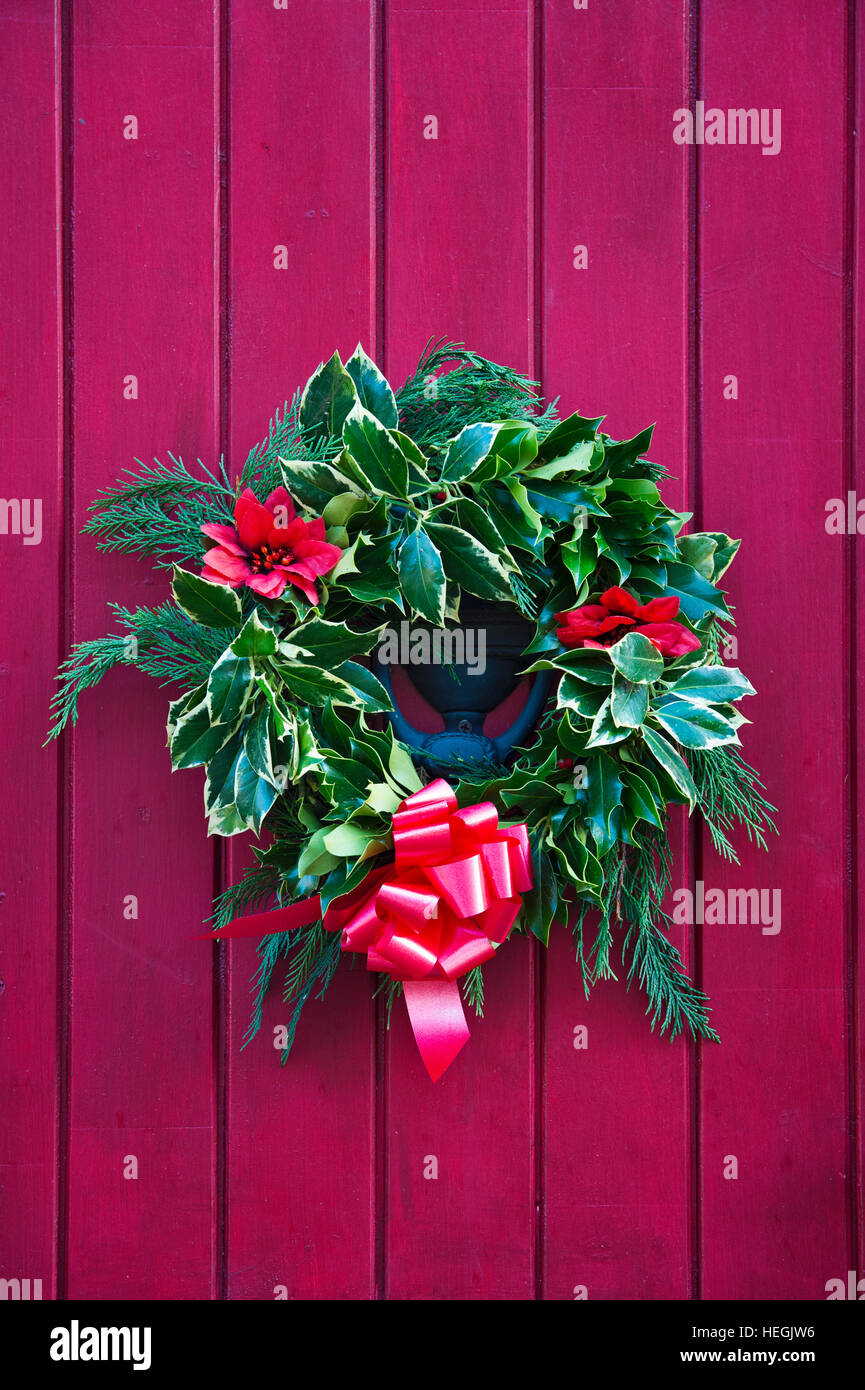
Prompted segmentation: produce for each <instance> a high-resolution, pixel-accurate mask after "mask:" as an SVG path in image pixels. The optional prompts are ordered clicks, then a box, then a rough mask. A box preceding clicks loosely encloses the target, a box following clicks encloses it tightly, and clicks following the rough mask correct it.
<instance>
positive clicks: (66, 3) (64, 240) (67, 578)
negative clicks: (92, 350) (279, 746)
mask: <svg viewBox="0 0 865 1390" xmlns="http://www.w3.org/2000/svg"><path fill="white" fill-rule="evenodd" d="M54 34H55V83H56V84H57V85H58V86H59V100H58V101H57V102H56V105H55V133H56V137H57V149H58V161H57V172H56V191H57V205H58V224H59V229H60V245H59V248H58V250H59V258H58V278H59V283H58V295H57V308H58V316H59V322H58V333H57V346H58V356H59V362H58V366H59V368H60V371H59V386H60V399H59V401H58V413H59V423H60V450H61V464H62V480H61V486H62V518H63V521H62V528H63V529H62V535H61V536H60V539H59V556H58V602H59V621H58V624H57V631H58V643H59V656H58V665H59V662H60V661H62V660H64V658H65V657H66V654H67V653H68V651H69V649H70V647H71V643H72V638H73V634H74V631H75V622H74V614H73V613H72V612H70V608H69V604H68V602H67V598H68V596H69V595H72V594H74V592H75V590H74V583H73V579H74V547H73V545H72V544H71V542H70V537H72V535H73V534H74V530H73V527H74V505H73V498H74V478H75V419H74V412H75V401H74V395H73V391H74V380H75V370H74V343H75V334H74V326H75V316H74V246H73V228H74V182H73V178H74V163H73V143H72V132H73V72H74V69H73V50H72V35H73V5H72V0H55V6H54ZM58 743H59V747H58V754H57V907H58V923H57V932H58V941H57V1005H56V1007H57V1051H58V1056H57V1082H56V1086H57V1090H56V1095H57V1105H56V1114H57V1212H56V1221H57V1256H56V1258H57V1287H56V1296H57V1298H58V1299H60V1300H62V1299H66V1298H67V1297H68V1293H69V1177H70V1174H69V1145H70V1072H71V1027H72V1017H71V1015H72V944H71V923H72V874H73V840H72V827H73V804H72V769H73V751H72V746H71V730H67V731H66V732H65V733H63V734H62V735H61V737H60V739H59V740H58Z"/></svg>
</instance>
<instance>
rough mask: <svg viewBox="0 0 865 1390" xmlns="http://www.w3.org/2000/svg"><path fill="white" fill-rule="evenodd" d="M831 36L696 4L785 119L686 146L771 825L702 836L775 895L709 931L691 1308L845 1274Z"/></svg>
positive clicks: (721, 63)
mask: <svg viewBox="0 0 865 1390" xmlns="http://www.w3.org/2000/svg"><path fill="white" fill-rule="evenodd" d="M845 41H846V7H845V5H844V4H842V3H841V2H840V0H827V3H824V4H821V5H813V6H812V5H809V6H805V7H802V8H801V9H800V10H798V11H796V14H795V16H791V13H790V10H789V7H787V6H784V5H783V4H781V3H780V0H766V3H764V4H761V5H759V6H754V5H753V4H749V3H746V2H745V0H735V3H732V4H731V3H724V4H719V3H716V0H707V2H706V3H704V4H703V6H702V33H701V55H702V57H701V66H702V71H701V77H700V95H701V96H704V97H705V98H706V100H707V104H711V105H712V106H717V107H719V108H722V109H725V110H726V109H728V108H731V107H733V108H738V107H745V108H751V107H753V108H758V109H759V108H767V109H769V110H772V109H775V108H780V110H781V112H782V117H781V120H782V126H781V134H782V143H781V151H780V153H779V154H777V155H769V156H765V155H763V154H762V153H761V151H760V149H759V148H758V147H756V146H754V145H723V146H721V145H718V146H705V147H703V148H702V150H701V151H700V153H699V185H700V190H701V194H700V202H701V215H702V221H701V240H700V267H701V276H700V303H701V338H702V353H701V357H702V362H701V376H702V385H703V411H702V446H701V452H702V458H703V479H702V491H703V507H702V512H703V518H702V519H703V522H704V523H705V525H706V526H707V527H708V528H709V529H716V528H717V529H724V530H726V531H729V532H730V533H731V534H732V535H735V536H741V537H742V542H743V543H742V549H741V552H740V557H739V559H738V560H737V563H736V565H735V566H734V568H733V570H732V571H731V591H732V600H733V602H734V603H735V605H736V608H737V617H738V620H739V659H740V662H741V665H742V667H743V669H744V670H746V671H747V672H748V674H749V675H750V676H751V678H752V680H753V682H754V684H755V686H756V687H757V689H758V691H759V696H758V699H757V700H755V701H754V702H753V703H754V709H753V712H752V711H749V713H750V714H751V717H752V718H753V719H754V727H753V728H749V729H746V730H745V733H744V737H743V744H744V750H745V755H746V757H748V758H749V759H751V760H753V761H754V762H755V764H756V765H757V767H758V768H760V769H762V771H763V772H764V775H767V776H768V779H769V781H770V785H769V793H770V798H771V800H773V801H774V802H775V803H776V804H777V805H778V806H779V807H780V815H779V824H780V830H781V838H780V841H774V842H772V844H771V846H770V848H771V852H770V854H769V855H768V856H766V855H764V854H762V853H761V852H759V851H757V850H752V849H751V848H750V847H749V846H748V845H747V843H746V844H744V845H743V846H741V848H740V858H741V864H740V866H738V867H736V866H733V867H726V866H724V865H722V864H720V863H719V862H718V861H717V859H715V858H714V856H712V855H711V851H710V850H708V849H707V851H706V855H705V871H704V878H705V880H706V884H707V888H708V886H709V885H710V884H711V886H713V887H719V888H721V889H723V890H729V889H730V888H740V887H741V888H766V887H768V888H771V889H779V890H780V893H781V904H782V915H781V929H780V931H778V932H777V934H764V927H763V926H761V925H750V924H748V925H741V924H737V925H730V924H729V923H728V924H727V925H726V926H724V927H709V926H707V927H705V928H703V929H702V940H703V961H704V978H705V984H706V987H707V989H708V990H709V991H710V993H711V994H712V997H713V999H714V1001H715V1004H716V1019H717V1023H718V1028H719V1031H720V1033H721V1035H722V1038H723V1046H722V1047H721V1048H706V1049H704V1052H703V1058H702V1079H701V1080H702V1084H701V1097H702V1179H701V1187H702V1199H703V1200H702V1232H703V1251H702V1263H703V1279H702V1295H703V1297H705V1298H758V1299H791V1298H805V1299H820V1298H825V1297H826V1293H825V1285H826V1281H827V1280H828V1279H830V1278H832V1277H841V1278H846V1272H847V1268H848V1265H847V1257H848V1250H847V1219H846V1209H845V1196H846V1192H847V1188H848V1184H849V1183H850V1178H849V1176H848V1173H847V1167H848V1158H849V1153H848V1146H847V1141H846V1138H845V1132H844V1131H845V1121H846V1079H847V1056H846V1044H845V1017H844V1002H845V1001H844V969H845V959H844V947H845V923H844V911H845V902H844V884H845V842H844V834H845V824H844V820H845V797H846V793H845V777H846V771H845V759H846V753H847V741H846V735H845V732H844V719H845V700H846V693H847V682H846V675H845V671H846V662H847V652H846V650H845V648H846V639H845V633H844V629H843V623H844V604H843V600H842V597H841V596H842V594H843V588H844V575H845V563H844V550H845V541H844V538H843V537H841V536H832V535H828V534H827V533H826V528H825V519H826V502H827V500H828V499H829V498H830V497H844V496H845V461H844V457H843V439H844V437H845V420H844V404H845V402H844V381H845V373H846V364H845V362H844V356H843V352H844V290H845V284H844V268H845V262H844V251H845V212H846V206H845V118H846V112H845V103H846V87H845ZM728 374H734V375H735V376H736V377H737V378H738V383H739V387H738V399H737V400H725V399H724V398H723V390H722V388H723V379H724V377H725V376H726V375H728ZM793 615H795V617H794V616H793ZM818 629H819V630H820V632H821V634H822V640H821V643H820V644H818V650H817V651H814V650H813V649H812V647H811V644H810V643H807V640H806V645H807V647H808V651H807V654H806V650H805V647H803V642H802V638H803V635H805V634H808V633H814V632H815V631H817V630H818ZM821 651H822V653H823V654H824V655H821V654H820V653H821ZM710 863H711V877H710ZM770 930H771V928H770ZM728 1156H731V1157H733V1158H735V1159H736V1160H737V1162H738V1177H737V1178H736V1179H733V1178H729V1177H728V1178H725V1176H724V1173H725V1169H727V1170H728V1171H730V1168H731V1164H730V1157H728Z"/></svg>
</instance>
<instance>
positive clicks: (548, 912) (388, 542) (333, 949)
mask: <svg viewBox="0 0 865 1390" xmlns="http://www.w3.org/2000/svg"><path fill="white" fill-rule="evenodd" d="M602 422H603V417H601V418H599V419H591V418H586V417H584V416H582V415H580V414H578V413H577V414H572V415H568V416H567V417H566V418H564V419H560V418H559V415H558V411H557V408H556V403H555V402H553V403H550V404H545V403H544V402H543V400H542V399H541V397H540V394H539V389H538V387H537V384H536V383H534V382H531V381H529V380H528V379H526V378H525V377H524V376H522V375H520V374H519V373H517V372H515V371H513V370H511V369H509V368H506V367H502V366H500V365H498V364H496V363H494V362H491V361H489V360H487V359H485V358H483V357H480V356H478V355H477V354H475V353H473V352H470V351H468V350H467V349H465V348H464V347H462V346H461V345H458V344H454V343H449V342H446V341H442V342H438V343H431V344H429V345H428V346H427V348H426V350H425V351H424V353H423V354H422V356H421V359H420V362H419V364H418V367H417V370H416V371H415V372H414V373H413V375H412V376H411V377H410V378H409V380H408V381H407V382H406V383H405V385H404V386H403V387H402V389H401V390H399V391H397V392H394V391H393V390H392V388H391V386H390V385H389V383H388V382H387V380H386V379H385V377H384V376H383V374H382V373H381V371H380V370H379V369H378V367H377V366H376V365H375V363H374V362H373V361H372V360H371V359H370V358H369V357H368V356H367V355H366V353H365V352H364V351H363V349H362V348H361V347H360V346H359V347H358V348H357V350H356V351H355V353H354V354H353V355H352V356H351V357H350V358H349V359H348V361H346V362H345V364H343V363H342V361H341V360H340V357H339V355H338V354H337V353H334V355H333V357H332V358H331V359H330V360H329V361H328V362H326V363H323V364H322V365H320V366H319V368H318V370H317V371H316V372H315V373H314V374H313V376H312V377H311V378H310V380H309V381H308V382H307V384H306V387H305V388H304V389H303V391H302V392H298V393H297V394H296V395H295V397H294V399H293V400H292V402H291V403H290V404H288V403H286V405H285V407H284V409H283V410H282V411H281V412H277V414H276V416H275V418H274V420H273V421H272V422H271V424H270V427H269V431H268V435H267V438H266V439H265V440H264V442H263V443H261V444H260V445H258V446H257V447H256V448H255V449H253V451H252V452H251V454H250V455H249V458H248V459H247V461H246V463H245V464H244V466H243V468H242V470H241V472H240V476H239V478H237V479H235V480H234V481H232V479H231V477H230V476H229V473H228V471H227V470H226V467H225V465H224V463H223V462H220V465H219V466H218V468H216V469H215V470H213V471H211V470H209V469H207V468H206V467H204V465H201V464H198V465H197V466H196V467H195V468H194V469H188V468H187V467H186V466H185V465H184V463H183V462H182V461H181V460H180V459H179V458H175V457H174V456H171V455H169V462H167V463H162V462H159V461H158V460H154V462H153V464H152V465H144V464H142V463H140V462H138V461H136V464H137V466H136V468H135V469H134V470H127V471H126V473H125V475H124V477H123V478H122V479H121V480H120V481H119V482H118V483H117V484H116V485H115V486H113V487H111V488H109V489H108V490H106V491H104V492H103V493H102V494H101V495H100V496H99V497H97V498H96V500H95V501H94V502H93V503H92V505H91V513H92V514H91V516H90V517H89V519H88V521H87V523H86V525H85V527H84V530H85V532H87V533H88V534H90V535H93V536H95V537H96V543H97V545H98V547H99V548H100V549H101V550H105V551H124V552H127V553H130V554H134V555H137V556H142V557H143V556H150V557H152V559H153V560H155V562H156V563H157V564H158V565H162V566H167V567H169V568H170V570H171V594H172V596H171V599H170V600H168V601H166V602H163V603H160V604H158V605H157V606H155V607H148V608H139V609H137V610H135V611H130V610H128V609H126V608H122V607H120V606H119V605H117V604H112V605H110V606H111V608H112V609H113V612H114V616H115V618H116V620H117V624H118V626H119V628H120V631H119V632H117V633H115V634H113V635H110V636H107V637H104V638H101V639H99V640H96V641H88V642H83V643H81V644H80V645H78V646H77V647H76V648H75V649H74V651H73V652H72V654H71V656H70V657H69V658H68V659H67V661H66V662H64V664H63V665H62V666H61V668H60V673H59V677H58V681H59V685H58V690H57V692H56V694H55V697H54V700H53V704H52V708H53V714H54V721H55V722H54V726H53V728H52V730H51V735H50V736H52V737H53V736H56V735H58V734H59V733H60V732H61V730H62V729H63V728H64V727H65V725H66V724H67V723H68V722H72V723H73V724H74V723H75V721H76V719H77V714H78V699H79V696H80V694H81V693H82V692H83V691H84V690H86V689H88V688H90V687H91V686H94V685H95V684H96V683H97V682H98V681H100V680H101V679H102V677H103V676H104V675H105V674H106V672H107V671H108V670H109V669H111V668H112V667H113V666H116V665H118V664H127V665H134V666H137V667H138V668H140V669H141V670H142V671H144V672H146V673H147V674H148V675H151V676H154V677H156V678H157V679H159V680H161V681H162V682H165V683H171V684H172V685H173V686H175V687H176V688H177V689H178V691H179V693H178V694H177V697H176V698H175V699H173V700H172V701H171V703H170V706H169V715H168V746H169V749H170V754H171V762H172V766H173V768H175V769H180V768H195V767H201V768H203V769H204V772H205V782H204V807H205V813H206V817H207V821H208V828H209V833H211V834H218V835H223V836H231V835H236V834H239V833H241V832H244V831H252V832H253V833H254V834H255V835H256V836H258V837H259V843H258V845H257V846H256V847H255V849H254V863H253V864H252V865H251V866H250V867H249V868H248V869H247V871H246V872H245V873H244V875H243V877H242V879H241V881H240V882H238V883H236V884H235V885H234V886H232V887H230V888H228V889H227V890H226V891H225V892H224V893H222V894H221V896H219V897H218V898H217V900H216V903H215V908H214V914H213V917H212V919H211V925H212V934H213V935H214V936H216V937H231V936H251V935H255V936H258V937H261V938H262V940H261V943H260V946H259V962H258V969H257V972H256V975H255V978H254V1007H253V1014H252V1019H251V1022H250V1026H249V1030H248V1032H247V1036H246V1042H248V1041H250V1040H251V1038H252V1037H253V1036H254V1035H255V1032H256V1030H257V1029H258V1027H259V1025H260V1022H261V1009H262V1000H263V997H264V995H265V992H266V991H267V989H268V987H269V986H270V984H271V982H272V980H273V976H274V973H275V972H276V971H277V970H280V971H284V985H283V989H284V997H285V1000H286V1002H287V1003H289V1005H290V1006H291V1013H290V1024H289V1026H288V1029H287V1040H286V1044H285V1048H284V1052H283V1060H285V1057H286V1056H287V1055H288V1052H289V1051H290V1049H291V1046H292V1042H293V1040H294V1036H295V1031H296V1028H297V1023H298V1019H299V1016H300V1013H301V1010H302V1008H303V1006H304V1004H305V1003H306V1001H307V1000H308V999H309V998H310V997H311V996H312V995H315V996H316V997H320V996H321V995H322V994H323V993H324V991H325V990H326V989H327V986H328V984H329V983H330V980H331V979H332V977H333V975H334V972H335V970H336V968H337V965H338V963H339V961H340V959H342V957H343V955H344V954H346V953H347V954H348V955H349V956H350V957H351V958H352V959H354V958H355V956H356V955H358V954H359V955H361V956H364V957H365V958H366V965H367V968H368V969H370V970H372V971H374V972H376V973H377V974H378V975H379V976H380V986H379V987H380V988H381V989H383V990H384V991H385V992H386V998H387V1009H388V1017H389V1016H390V1008H391V1006H392V1004H393V1001H394V999H395V997H396V996H398V995H400V994H402V995H404V997H405V1000H406V1004H407V1006H408V1010H409V1015H410V1019H411V1022H412V1026H413V1028H414V1032H415V1036H416V1038H417V1041H418V1044H419V1046H420V1050H421V1055H422V1057H423V1059H424V1062H425V1064H426V1066H427V1069H428V1071H429V1072H430V1075H431V1076H432V1077H433V1079H436V1078H437V1076H439V1075H440V1074H441V1072H442V1071H443V1070H444V1069H445V1067H446V1066H447V1065H449V1063H450V1062H451V1061H452V1060H453V1057H454V1056H455V1055H456V1053H457V1052H458V1051H459V1049H460V1048H461V1047H462V1045H463V1043H464V1042H465V1041H466V1038H467V1037H468V1028H467V1025H466V1022H465V1015H464V1011H463V1004H464V1003H466V1004H468V1005H469V1006H470V1007H472V1008H473V1009H474V1010H475V1012H476V1013H477V1014H479V1015H480V1014H482V1009H483V998H484V970H485V967H486V965H487V964H488V963H489V962H491V961H492V959H493V957H494V955H495V954H496V952H497V951H498V950H500V949H502V947H503V946H504V944H505V942H506V940H507V938H508V936H509V934H510V933H511V932H512V931H513V932H523V933H527V934H531V935H532V936H535V937H537V938H538V940H539V941H541V942H542V943H544V944H546V943H547V941H548V938H549V934H550V930H551V928H552V926H553V923H554V922H557V921H559V922H562V923H564V924H566V928H567V929H569V930H570V931H571V932H572V933H573V938H574V943H575V951H576V959H577V964H578V968H579V970H580V972H581V976H582V981H583V985H584V987H585V989H586V992H588V990H589V988H590V987H591V985H592V984H594V983H595V982H596V981H598V980H601V979H607V978H614V971H613V964H612V955H613V950H614V943H616V942H618V948H617V949H618V952H619V953H620V954H621V958H622V960H623V962H624V965H625V969H626V979H625V983H626V984H627V985H628V986H630V985H631V983H632V982H635V981H636V982H637V983H638V984H639V986H640V987H641V988H642V989H643V990H644V992H645V994H646V996H647V1013H648V1015H649V1017H650V1020H651V1025H652V1027H653V1028H654V1027H655V1026H656V1025H658V1026H659V1028H660V1031H661V1032H668V1033H669V1034H670V1035H671V1036H675V1035H676V1034H678V1033H679V1032H681V1031H683V1030H685V1029H687V1030H688V1031H689V1032H690V1034H691V1035H692V1036H695V1037H696V1036H700V1037H703V1038H707V1039H712V1040H717V1035H716V1033H715V1031H714V1029H713V1028H712V1026H711V1023H710V1021H709V1007H708V1001H707V999H706V996H705V995H704V994H703V993H702V992H701V991H700V990H699V989H697V988H696V987H695V985H694V984H693V982H692V981H691V980H690V979H689V978H688V976H687V975H686V973H685V972H684V969H683V966H682V962H681V959H680V956H679V952H678V951H677V949H676V947H675V946H674V945H673V943H672V942H671V940H670V939H669V936H668V934H667V928H668V926H669V924H670V917H669V915H668V913H667V912H666V911H665V909H664V906H663V899H664V895H665V892H666V891H667V889H668V887H669V886H670V884H671V855H670V846H669V841H668V835H667V818H668V811H669V808H670V807H671V806H672V805H677V804H683V805H687V806H688V807H689V810H690V811H694V810H695V809H696V810H698V811H699V812H700V813H701V815H702V816H703V818H704V820H705V822H706V824H707V825H708V827H709V831H710V834H711V837H712V840H713V842H714V845H715V847H716V849H717V850H718V851H719V852H720V854H721V855H723V856H724V857H726V858H727V859H730V860H735V851H734V849H733V846H732V844H731V841H730V838H729V836H730V832H731V830H732V829H733V828H734V827H735V826H736V825H737V824H738V825H741V826H743V827H744V829H745V831H746V832H747V834H748V836H749V837H751V838H752V839H754V840H756V841H757V842H758V843H759V844H761V845H762V846H763V847H764V848H765V834H766V832H767V831H768V830H769V829H774V826H773V824H772V819H771V813H772V811H773V809H774V808H773V807H771V806H770V805H769V804H768V802H767V801H766V800H765V798H764V796H763V788H762V784H761V782H760V781H759V778H758V776H757V774H756V773H755V771H754V770H753V769H752V768H751V767H749V765H748V764H747V763H746V762H745V760H744V758H743V756H742V753H741V749H740V741H739V728H740V726H741V725H742V724H743V723H746V722H747V721H746V720H745V718H744V716H743V715H742V714H741V713H740V712H739V708H738V703H739V701H740V700H741V699H742V698H743V697H744V696H747V695H753V694H754V689H753V687H752V686H751V685H750V683H749V682H748V680H747V679H746V677H745V676H744V675H742V673H741V672H740V671H739V670H738V669H737V668H736V667H735V666H733V665H728V664H726V661H725V657H728V656H729V655H730V654H731V653H733V652H734V651H735V646H734V641H735V639H733V638H732V636H731V630H732V626H733V617H732V614H731V612H730V609H729V607H728V604H727V602H726V599H725V597H724V593H723V591H722V590H721V588H720V587H719V584H720V581H721V579H722V578H723V576H724V574H725V572H726V570H727V568H728V566H729V565H730V563H731V561H732V560H733V558H734V556H735V554H736V551H737V549H738V545H739V542H738V541H735V540H731V539H730V537H729V536H727V535H724V534H721V533H717V532H700V533H693V532H691V533H689V534H683V527H684V525H685V524H686V522H687V521H688V520H689V519H690V516H689V514H688V513H680V512H676V511H674V510H672V509H671V508H669V507H668V506H667V505H666V504H665V503H664V501H663V500H662V497H661V493H660V491H659V486H658V484H659V482H660V481H661V480H662V479H663V478H665V477H666V476H667V475H666V473H665V470H664V469H663V468H662V467H661V466H660V465H658V464H655V463H652V462H649V460H648V459H647V458H646V452H647V450H648V449H649V445H650V440H651V434H652V431H651V429H647V430H645V431H643V432H642V433H641V434H638V435H636V436H635V437H634V438H633V439H629V440H625V441H616V440H613V439H611V438H610V436H609V435H607V434H605V433H604V432H603V431H602V429H601V425H602ZM472 639H474V645H472ZM481 639H482V640H481ZM481 648H483V649H484V650H483V661H481V659H480V650H481ZM395 659H396V661H397V662H401V663H402V676H401V679H402V682H403V693H404V690H405V680H406V679H408V680H409V682H410V683H412V681H411V678H412V677H414V680H415V682H417V683H418V684H419V688H420V693H421V696H422V697H424V698H426V701H427V704H429V705H432V707H433V709H436V710H437V711H438V715H439V723H440V724H442V725H443V727H441V728H438V729H435V730H433V731H432V732H429V731H428V732H426V733H424V732H423V731H422V730H419V729H417V728H416V727H415V724H414V723H413V722H412V720H413V718H414V717H415V716H411V717H410V715H409V714H408V713H407V712H406V711H405V710H403V709H401V708H400V698H399V695H398V692H397V685H398V681H397V679H396V672H395V671H394V669H393V664H394V660H395ZM419 673H420V675H419ZM416 688H418V686H416ZM502 694H505V695H507V697H508V699H509V701H510V704H511V707H512V710H513V711H515V712H513V713H512V714H509V715H508V716H507V718H510V719H511V725H510V728H508V729H505V730H504V731H501V730H500V731H499V733H497V734H495V735H492V734H489V733H488V732H487V727H488V722H489V716H490V713H491V709H492V706H494V705H495V704H496V702H497V700H499V699H500V697H501V696H502ZM520 698H523V703H522V706H521V707H520V706H519V701H520ZM500 722H501V721H499V723H500ZM274 904H275V905H274ZM265 909H266V910H265Z"/></svg>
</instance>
